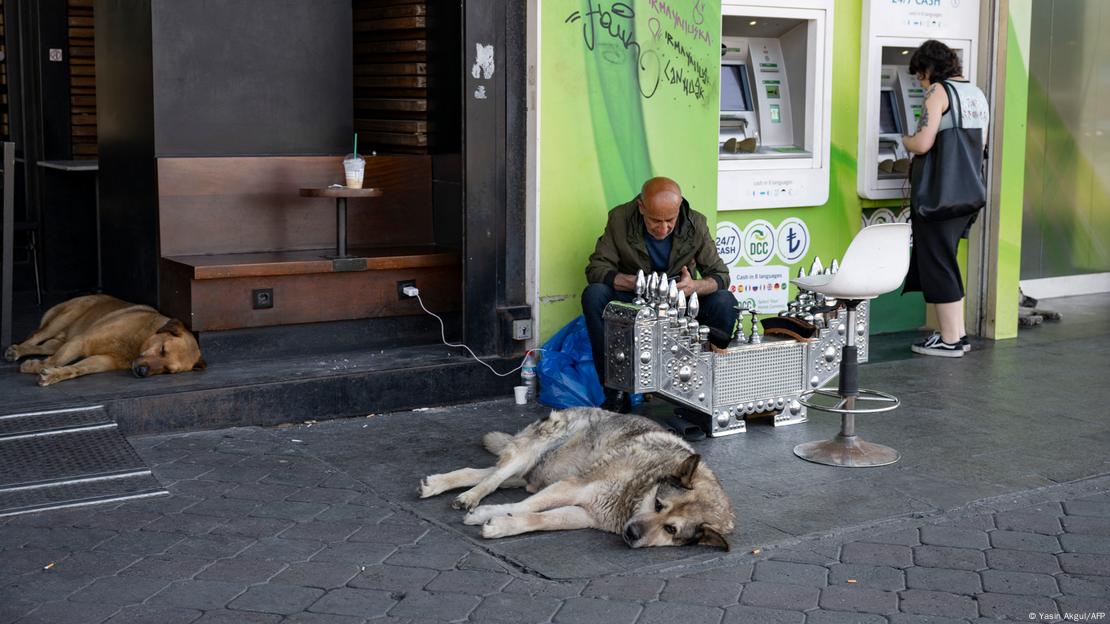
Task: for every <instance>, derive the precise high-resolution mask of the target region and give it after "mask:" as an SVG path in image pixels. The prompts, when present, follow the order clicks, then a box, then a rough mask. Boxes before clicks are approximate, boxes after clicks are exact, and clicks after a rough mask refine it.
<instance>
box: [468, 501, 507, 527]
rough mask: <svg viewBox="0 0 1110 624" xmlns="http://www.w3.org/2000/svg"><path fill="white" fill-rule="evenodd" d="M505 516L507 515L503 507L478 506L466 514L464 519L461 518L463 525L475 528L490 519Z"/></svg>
mask: <svg viewBox="0 0 1110 624" xmlns="http://www.w3.org/2000/svg"><path fill="white" fill-rule="evenodd" d="M505 515H509V514H508V512H507V511H505V506H504V505H480V506H478V507H475V508H474V510H473V511H471V512H470V513H468V514H466V517H464V518H463V524H469V525H471V526H477V525H479V524H485V523H486V522H487V521H489V520H490V519H491V518H496V517H498V516H505Z"/></svg>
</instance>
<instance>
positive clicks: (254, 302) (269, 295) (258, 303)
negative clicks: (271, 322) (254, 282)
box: [251, 288, 274, 310]
mask: <svg viewBox="0 0 1110 624" xmlns="http://www.w3.org/2000/svg"><path fill="white" fill-rule="evenodd" d="M251 307H252V308H254V309H255V310H268V309H270V308H272V307H274V289H273V288H255V289H254V290H252V291H251Z"/></svg>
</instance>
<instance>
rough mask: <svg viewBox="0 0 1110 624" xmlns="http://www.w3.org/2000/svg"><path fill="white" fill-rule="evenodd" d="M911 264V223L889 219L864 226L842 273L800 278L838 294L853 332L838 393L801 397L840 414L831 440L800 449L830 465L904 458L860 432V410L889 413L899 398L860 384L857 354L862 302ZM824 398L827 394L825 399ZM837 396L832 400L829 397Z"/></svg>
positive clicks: (893, 283) (803, 285)
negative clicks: (864, 437)
mask: <svg viewBox="0 0 1110 624" xmlns="http://www.w3.org/2000/svg"><path fill="white" fill-rule="evenodd" d="M909 266H910V224H908V223H883V224H879V225H872V226H870V227H866V228H864V229H862V230H860V232H859V234H856V237H855V238H854V239H852V243H851V244H850V245H849V246H848V251H846V252H844V260H843V262H841V264H840V270H839V271H838V272H837V273H834V274H831V275H828V274H821V275H811V276H809V277H799V278H797V279H796V280H794V284H795V285H796V286H797V287H798V288H800V289H803V290H808V291H811V292H815V293H820V294H823V295H825V297H826V298H827V299H836V301H837V305H843V306H844V307H845V308H846V309H847V310H848V322H847V325H848V331H847V336H846V340H845V343H844V347H843V348H842V349H841V356H840V375H839V381H838V387H837V390H836V392H833V391H831V390H827V389H824V388H816V389H813V390H809V391H808V392H804V393H802V395H801V396H800V397H798V402H799V403H801V404H802V405H805V406H806V407H809V408H812V409H815V410H818V411H824V412H832V413H835V414H840V433H838V434H837V436H836V437H835V438H833V439H831V440H823V441H820V442H806V443H805V444H799V445H798V446H795V447H794V454H795V455H797V456H798V457H801V458H802V459H804V460H806V461H811V462H815V463H818V464H825V465H827V466H846V467H850V468H866V467H871V466H885V465H887V464H893V463H894V462H896V461H898V459H899V457H900V455H899V454H898V451H896V450H894V449H892V448H890V447H889V446H883V445H882V444H873V443H871V442H867V441H865V440H862V439H860V438H859V436H858V435H856V420H855V419H856V414H877V413H880V412H889V411H891V410H893V409H895V408H897V407H898V405H899V401H898V398H897V397H895V396H893V395H891V394H887V393H885V392H879V391H878V390H867V389H864V388H860V387H859V362H858V361H857V353H856V331H857V330H856V307H857V306H859V304H860V303H861V302H863V301H867V300H869V299H874V298H875V297H878V296H879V295H881V294H883V293H887V292H890V291H892V290H894V289H895V288H898V286H899V285H900V284H901V283H902V280H903V278H905V276H906V271H907V270H908V269H909ZM818 397H824V398H823V399H819V398H818ZM828 399H832V401H833V402H832V403H830V402H828Z"/></svg>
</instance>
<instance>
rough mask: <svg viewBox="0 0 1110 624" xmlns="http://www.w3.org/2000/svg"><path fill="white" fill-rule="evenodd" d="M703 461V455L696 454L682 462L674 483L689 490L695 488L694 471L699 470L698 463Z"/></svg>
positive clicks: (676, 472) (675, 474)
mask: <svg viewBox="0 0 1110 624" xmlns="http://www.w3.org/2000/svg"><path fill="white" fill-rule="evenodd" d="M700 461H701V455H698V454H697V453H694V454H693V455H691V456H689V457H687V458H686V459H684V460H682V463H681V464H679V466H678V470H676V471H675V473H674V481H675V482H677V483H676V485H678V486H679V487H682V488H686V489H687V490H691V489H693V488H694V471H696V470H697V469H698V462H700Z"/></svg>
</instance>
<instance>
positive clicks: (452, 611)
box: [0, 428, 1110, 624]
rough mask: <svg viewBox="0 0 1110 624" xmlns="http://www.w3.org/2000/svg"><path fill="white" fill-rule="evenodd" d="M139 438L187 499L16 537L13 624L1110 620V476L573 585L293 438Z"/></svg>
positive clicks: (74, 514)
mask: <svg viewBox="0 0 1110 624" xmlns="http://www.w3.org/2000/svg"><path fill="white" fill-rule="evenodd" d="M132 443H133V445H135V446H136V448H137V450H138V451H139V453H140V454H141V455H142V456H143V458H144V459H145V460H146V461H147V462H148V463H149V464H150V465H151V466H152V468H153V470H154V473H155V475H156V476H157V477H158V478H159V479H160V480H161V481H162V482H163V483H164V484H166V485H167V487H168V489H169V491H170V492H171V494H172V495H171V496H167V497H160V498H154V499H147V500H142V501H134V502H128V503H123V504H118V505H114V506H99V507H92V508H85V509H73V510H62V511H54V512H47V513H40V514H29V515H25V516H17V517H13V518H8V519H4V520H0V624H6V623H8V622H26V623H32V622H42V623H50V624H65V623H68V622H79V623H82V624H85V623H99V622H111V623H113V624H116V623H122V622H150V623H158V624H173V623H178V622H180V623H187V622H199V623H216V622H228V623H230V622H235V623H243V622H246V623H249V622H289V623H330V622H334V623H355V622H367V621H372V622H383V623H384V622H452V621H470V622H511V623H514V624H517V623H537V624H540V623H546V622H559V623H563V622H566V623H592V622H598V623H604V624H624V623H627V624H633V623H637V624H656V623H665V622H675V623H681V624H701V623H708V624H718V623H722V624H736V623H741V622H753V623H760V624H762V623H779V622H781V623H798V624H801V623H808V624H832V623H839V622H845V623H856V624H871V623H890V624H951V623H956V622H980V621H996V620H999V619H1003V620H1006V619H1008V620H1012V621H1021V622H1049V621H1062V620H1064V619H1072V620H1079V621H1089V622H1098V621H1108V616H1107V615H1106V613H1107V612H1110V476H1099V477H1094V478H1089V479H1085V480H1082V481H1078V482H1073V483H1068V484H1063V485H1055V486H1049V487H1045V488H1040V489H1036V490H1033V491H1030V492H1025V493H1021V494H1014V495H1008V496H1003V497H998V498H993V499H988V500H983V501H979V502H977V503H974V504H972V505H970V506H966V507H964V508H962V509H959V510H957V511H954V512H951V513H948V514H945V515H943V516H939V517H928V518H914V517H912V516H911V517H903V518H899V519H897V520H894V521H885V522H882V523H880V524H872V525H868V526H857V527H850V528H845V529H838V530H837V531H833V532H829V533H827V534H824V535H816V536H809V537H806V538H802V539H794V540H789V541H784V542H781V543H778V544H769V545H767V546H766V547H765V548H762V549H759V550H758V552H756V551H754V550H745V551H743V552H732V553H729V554H727V555H723V556H720V557H716V558H713V557H706V556H705V555H704V554H703V555H702V556H701V557H700V558H695V559H691V560H690V561H684V562H683V561H680V562H676V563H674V564H669V565H666V566H656V567H654V568H651V569H649V570H640V571H638V572H636V573H634V574H630V575H622V574H612V575H605V576H595V577H592V578H580V579H575V580H570V581H552V580H547V579H544V578H542V577H540V576H538V575H537V574H534V573H532V572H530V571H529V570H527V569H522V568H521V567H520V566H519V565H515V564H514V563H513V562H512V561H509V560H506V559H503V558H498V557H495V556H492V555H491V554H490V551H488V550H487V549H485V548H484V547H483V545H482V543H481V542H480V541H475V540H472V539H471V538H469V537H467V536H466V535H464V534H462V533H459V532H457V531H455V530H453V529H452V528H451V527H448V526H445V525H440V524H438V523H436V522H431V521H427V520H425V519H422V518H420V517H418V516H416V515H414V514H413V513H411V512H410V511H409V510H408V509H406V507H405V506H404V505H402V504H398V503H396V502H395V501H389V500H385V499H383V498H381V497H379V496H378V495H377V494H375V493H374V491H372V489H371V488H369V487H368V486H367V485H366V484H364V483H362V482H360V481H359V480H357V479H355V478H352V477H351V476H350V475H348V474H346V473H345V472H343V471H342V470H341V469H339V468H337V467H336V466H334V465H332V464H329V463H328V462H327V461H321V459H320V457H321V455H320V454H319V453H317V454H316V456H311V455H310V454H308V453H306V452H304V451H303V450H302V449H300V448H298V444H297V441H296V439H295V438H291V437H290V436H288V435H286V436H282V435H278V434H277V432H276V431H275V430H265V429H251V428H248V429H232V430H224V431H212V432H201V433H194V434H184V435H172V436H154V437H143V438H134V439H132ZM323 457H325V459H326V453H324V455H323ZM614 539H615V538H614Z"/></svg>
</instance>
